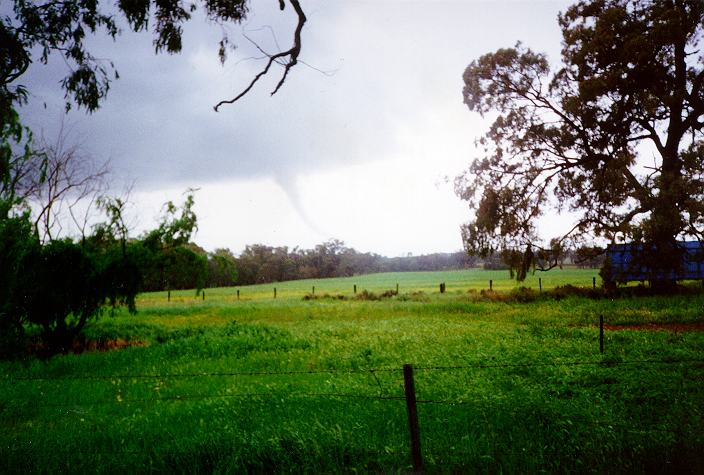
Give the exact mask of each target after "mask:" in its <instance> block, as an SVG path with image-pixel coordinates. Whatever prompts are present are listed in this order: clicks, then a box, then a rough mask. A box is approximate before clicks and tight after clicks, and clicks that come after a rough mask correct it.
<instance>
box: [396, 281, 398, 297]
mask: <svg viewBox="0 0 704 475" xmlns="http://www.w3.org/2000/svg"><path fill="white" fill-rule="evenodd" d="M396 295H398V282H396Z"/></svg>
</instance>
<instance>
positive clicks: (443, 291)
mask: <svg viewBox="0 0 704 475" xmlns="http://www.w3.org/2000/svg"><path fill="white" fill-rule="evenodd" d="M440 293H441V294H444V293H445V282H441V283H440Z"/></svg>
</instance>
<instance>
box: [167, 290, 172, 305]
mask: <svg viewBox="0 0 704 475" xmlns="http://www.w3.org/2000/svg"><path fill="white" fill-rule="evenodd" d="M166 301H167V302H171V291H170V290H169V291H167V292H166Z"/></svg>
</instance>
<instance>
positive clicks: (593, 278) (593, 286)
mask: <svg viewBox="0 0 704 475" xmlns="http://www.w3.org/2000/svg"><path fill="white" fill-rule="evenodd" d="M592 289H594V290H596V277H592Z"/></svg>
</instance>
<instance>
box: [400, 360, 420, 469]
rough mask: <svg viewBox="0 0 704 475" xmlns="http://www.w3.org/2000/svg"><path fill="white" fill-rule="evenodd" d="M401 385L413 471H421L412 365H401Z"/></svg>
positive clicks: (418, 428)
mask: <svg viewBox="0 0 704 475" xmlns="http://www.w3.org/2000/svg"><path fill="white" fill-rule="evenodd" d="M403 385H404V388H405V390H406V407H407V408H408V428H409V429H410V432H411V457H412V458H413V471H414V472H415V473H420V472H422V471H423V456H422V454H421V451H420V426H419V425H418V410H417V407H416V390H415V386H414V384H413V366H412V365H410V364H405V365H403Z"/></svg>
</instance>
